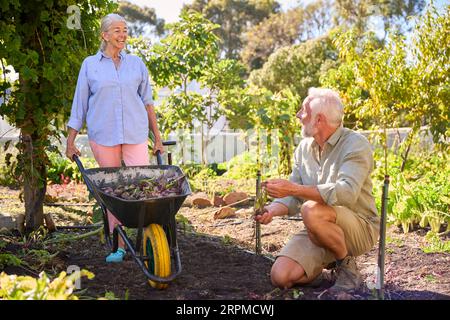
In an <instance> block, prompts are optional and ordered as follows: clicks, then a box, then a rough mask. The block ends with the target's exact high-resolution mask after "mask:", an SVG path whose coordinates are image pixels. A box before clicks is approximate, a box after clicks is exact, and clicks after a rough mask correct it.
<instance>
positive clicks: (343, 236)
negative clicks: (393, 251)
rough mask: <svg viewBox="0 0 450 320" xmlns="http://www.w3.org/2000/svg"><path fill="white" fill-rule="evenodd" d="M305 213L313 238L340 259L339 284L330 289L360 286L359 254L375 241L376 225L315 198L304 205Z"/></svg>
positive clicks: (345, 209) (338, 266) (303, 211)
mask: <svg viewBox="0 0 450 320" xmlns="http://www.w3.org/2000/svg"><path fill="white" fill-rule="evenodd" d="M302 215H303V222H304V224H305V226H306V227H307V229H308V234H309V236H310V239H311V241H312V242H314V243H316V244H317V245H318V246H321V247H323V248H326V249H328V250H329V251H330V252H332V253H333V255H334V257H335V258H336V260H337V268H336V283H335V285H334V286H333V287H332V288H331V289H330V290H331V291H335V292H336V291H342V290H352V289H356V288H358V287H359V285H360V284H361V282H362V278H361V275H360V273H359V272H358V270H357V266H356V260H355V257H356V256H358V255H361V254H363V253H365V252H367V251H369V250H370V249H371V248H372V247H373V245H374V244H375V242H376V232H375V230H374V229H373V227H371V226H370V225H369V224H368V223H367V222H366V221H365V220H363V219H362V218H360V217H359V216H358V215H357V214H356V213H354V212H353V211H351V210H350V209H348V208H346V207H330V206H327V205H322V204H319V203H317V202H314V201H307V202H306V203H305V204H304V205H303V207H302Z"/></svg>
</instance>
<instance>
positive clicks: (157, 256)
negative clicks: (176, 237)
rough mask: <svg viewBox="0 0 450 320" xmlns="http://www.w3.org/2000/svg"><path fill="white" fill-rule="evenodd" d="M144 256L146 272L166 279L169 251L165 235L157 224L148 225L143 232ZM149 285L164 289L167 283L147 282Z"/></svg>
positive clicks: (168, 271) (168, 266)
mask: <svg viewBox="0 0 450 320" xmlns="http://www.w3.org/2000/svg"><path fill="white" fill-rule="evenodd" d="M143 248H144V255H145V256H147V257H148V258H149V260H146V261H145V262H144V263H145V266H146V267H147V270H148V271H149V272H150V273H151V274H153V275H155V276H157V277H168V276H169V275H170V271H171V270H170V250H169V243H168V242H167V237H166V233H165V232H164V230H163V228H162V227H161V226H160V225H159V224H151V225H149V226H148V227H147V228H146V229H145V232H144V239H143ZM148 282H149V283H150V285H151V286H152V287H153V288H156V289H166V288H167V287H168V284H167V283H159V282H155V281H152V280H148Z"/></svg>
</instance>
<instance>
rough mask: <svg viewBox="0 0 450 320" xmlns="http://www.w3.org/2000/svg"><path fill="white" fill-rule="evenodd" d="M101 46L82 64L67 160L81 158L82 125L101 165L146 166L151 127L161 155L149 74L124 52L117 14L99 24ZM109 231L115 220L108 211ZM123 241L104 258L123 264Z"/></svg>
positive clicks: (121, 21)
mask: <svg viewBox="0 0 450 320" xmlns="http://www.w3.org/2000/svg"><path fill="white" fill-rule="evenodd" d="M101 39H102V41H101V46H100V50H99V51H98V52H97V54H95V55H93V56H89V57H87V58H86V59H85V60H84V61H83V64H82V65H81V70H80V73H79V75H78V82H77V87H76V90H75V96H74V99H73V104H72V112H71V116H70V119H69V122H68V124H67V126H68V137H67V149H66V156H67V157H68V158H69V159H71V160H72V157H73V155H74V154H76V155H80V151H79V150H78V149H77V147H76V146H75V137H76V135H77V134H78V132H79V131H80V129H81V128H82V126H83V124H84V122H86V125H87V132H88V138H89V144H90V146H91V149H92V152H93V154H94V157H95V160H96V161H97V163H98V165H99V166H100V167H118V166H120V165H121V161H122V160H123V161H124V162H125V164H126V165H131V166H132V165H148V164H149V154H148V147H147V141H148V133H149V131H148V130H149V128H150V130H151V131H152V132H153V134H154V136H155V138H156V139H155V147H154V152H155V153H156V152H157V151H160V152H161V153H162V152H163V146H162V143H161V137H160V133H159V130H158V127H157V122H156V115H155V112H154V109H153V99H152V88H151V86H150V79H149V74H148V70H147V68H146V66H145V64H144V63H143V62H142V60H141V59H140V58H139V57H137V56H134V55H131V54H126V53H125V52H124V50H123V49H124V48H125V44H126V41H127V23H126V21H125V19H124V18H123V17H121V16H120V15H118V14H108V15H107V16H105V17H104V18H103V19H102V22H101ZM108 220H109V225H110V230H111V231H112V230H113V229H114V227H115V226H116V225H117V224H119V221H118V220H117V219H116V218H115V217H114V216H113V215H112V214H111V213H109V212H108ZM124 247H125V245H124V242H123V239H121V238H119V248H118V250H117V251H116V252H113V253H111V254H110V255H109V256H107V257H106V261H107V262H121V261H122V260H123V258H124V256H125V248H124Z"/></svg>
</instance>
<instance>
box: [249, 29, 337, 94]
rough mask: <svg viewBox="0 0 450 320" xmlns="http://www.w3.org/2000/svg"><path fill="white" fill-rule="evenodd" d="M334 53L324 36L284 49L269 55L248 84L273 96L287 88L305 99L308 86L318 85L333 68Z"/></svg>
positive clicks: (254, 72)
mask: <svg viewBox="0 0 450 320" xmlns="http://www.w3.org/2000/svg"><path fill="white" fill-rule="evenodd" d="M337 54H338V53H337V51H336V49H335V48H334V46H333V44H332V42H331V40H330V38H329V37H328V36H323V37H320V38H318V39H314V40H309V41H306V42H304V43H301V44H298V45H293V46H290V47H284V48H281V49H279V50H278V51H276V52H275V53H273V54H272V55H271V56H270V57H269V60H268V61H267V62H266V64H264V66H263V68H262V69H259V70H254V71H253V72H252V73H251V74H250V77H249V81H250V82H251V83H253V84H255V85H257V86H259V87H264V88H267V89H269V90H270V91H272V92H275V93H276V92H280V91H282V90H283V89H286V88H289V89H291V90H292V92H293V93H295V94H296V95H298V96H300V97H306V95H307V92H308V89H309V88H310V87H317V86H318V85H319V77H320V75H321V74H323V73H325V72H326V71H327V70H328V69H330V68H332V67H334V66H335V65H336V63H337V59H338V56H337Z"/></svg>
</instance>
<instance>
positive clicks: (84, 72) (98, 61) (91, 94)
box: [67, 51, 153, 146]
mask: <svg viewBox="0 0 450 320" xmlns="http://www.w3.org/2000/svg"><path fill="white" fill-rule="evenodd" d="M149 104H153V98H152V88H151V85H150V78H149V74H148V70H147V67H146V66H145V64H144V62H143V61H142V60H141V58H139V57H137V56H134V55H131V54H126V53H124V52H120V65H119V68H118V69H117V70H116V67H115V66H114V62H113V60H112V59H111V58H110V57H108V56H106V55H104V54H103V53H102V52H101V51H99V52H98V53H97V54H96V55H93V56H89V57H87V58H86V59H85V60H84V61H83V64H82V65H81V69H80V74H79V75H78V82H77V87H76V89H75V95H74V98H73V103H72V112H71V115H70V119H69V122H68V124H67V125H68V126H69V127H71V128H73V129H75V130H77V131H80V129H81V128H82V126H83V124H84V123H85V122H86V125H87V131H88V137H89V140H93V141H94V142H96V143H97V144H100V145H104V146H114V145H118V144H139V143H143V142H145V141H147V139H148V130H149V127H148V115H147V110H146V107H145V106H147V105H149Z"/></svg>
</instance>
